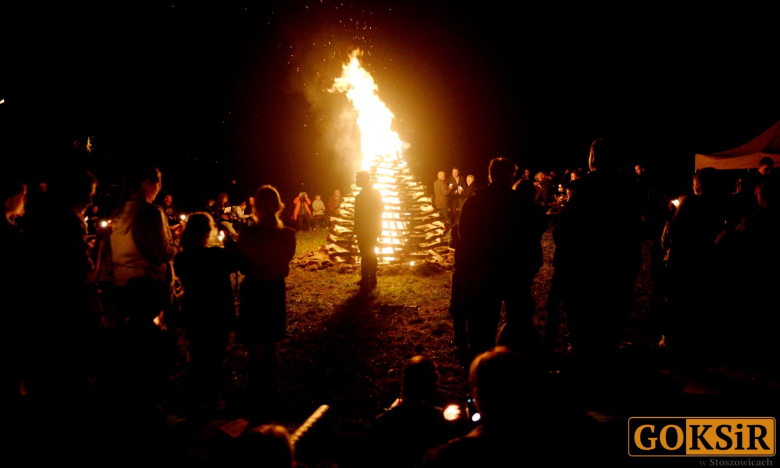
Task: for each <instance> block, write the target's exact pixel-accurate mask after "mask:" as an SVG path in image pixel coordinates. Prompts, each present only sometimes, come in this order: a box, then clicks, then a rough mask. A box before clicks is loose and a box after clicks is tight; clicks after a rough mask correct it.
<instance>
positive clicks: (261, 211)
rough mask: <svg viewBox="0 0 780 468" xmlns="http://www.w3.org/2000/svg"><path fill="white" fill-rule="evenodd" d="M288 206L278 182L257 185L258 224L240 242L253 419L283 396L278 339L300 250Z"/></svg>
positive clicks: (240, 336) (242, 324)
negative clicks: (286, 217)
mask: <svg viewBox="0 0 780 468" xmlns="http://www.w3.org/2000/svg"><path fill="white" fill-rule="evenodd" d="M283 209H284V204H283V203H282V200H281V198H280V197H279V192H278V191H277V190H276V189H275V188H274V187H272V186H271V185H263V186H262V187H260V188H259V189H257V192H256V193H255V205H254V212H255V217H256V219H257V224H256V225H254V226H248V227H247V228H246V229H244V230H243V231H242V233H241V236H240V237H239V239H238V243H237V251H238V253H239V256H240V257H241V266H240V270H241V272H242V273H243V274H244V275H245V277H244V280H243V281H242V282H241V287H240V294H241V303H240V306H239V314H238V324H237V327H236V340H237V341H239V342H241V343H243V344H244V345H246V347H247V349H248V350H249V364H250V367H249V391H250V392H251V395H250V401H251V403H250V404H251V414H250V418H251V419H255V418H260V419H265V418H268V417H269V416H271V414H270V413H269V411H270V410H274V409H278V406H279V405H278V403H279V400H280V395H279V358H278V356H277V351H276V343H278V342H279V341H281V340H282V339H284V338H285V336H286V334H287V323H286V322H287V304H286V299H287V293H286V285H285V278H286V277H287V275H288V274H289V272H290V260H292V258H293V256H294V255H295V231H294V230H292V229H290V228H287V227H285V226H284V224H283V223H282V219H281V217H280V216H281V213H282V210H283ZM253 422H254V421H253Z"/></svg>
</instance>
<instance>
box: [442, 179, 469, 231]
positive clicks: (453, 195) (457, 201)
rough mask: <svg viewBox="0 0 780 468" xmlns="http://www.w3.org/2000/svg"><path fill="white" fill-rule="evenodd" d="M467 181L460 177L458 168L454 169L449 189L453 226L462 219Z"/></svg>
mask: <svg viewBox="0 0 780 468" xmlns="http://www.w3.org/2000/svg"><path fill="white" fill-rule="evenodd" d="M465 182H466V181H465V180H463V177H462V176H461V175H460V170H458V168H457V167H453V168H452V177H450V180H449V183H448V186H447V188H448V189H449V202H450V217H451V218H452V224H453V225H454V224H456V223H457V222H458V219H459V218H460V209H461V207H463V197H462V196H461V194H462V193H463V187H464V186H465V185H466V183H465Z"/></svg>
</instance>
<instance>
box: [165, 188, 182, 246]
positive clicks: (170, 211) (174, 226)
mask: <svg viewBox="0 0 780 468" xmlns="http://www.w3.org/2000/svg"><path fill="white" fill-rule="evenodd" d="M162 209H163V211H164V212H165V217H166V218H167V219H168V227H169V228H171V234H173V235H174V237H178V236H179V235H180V234H181V230H182V228H183V227H184V224H182V222H181V218H180V217H179V210H177V209H176V205H175V204H174V203H173V195H171V194H168V195H165V198H163V205H162Z"/></svg>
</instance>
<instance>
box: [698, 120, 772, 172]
mask: <svg viewBox="0 0 780 468" xmlns="http://www.w3.org/2000/svg"><path fill="white" fill-rule="evenodd" d="M766 156H769V157H770V158H772V159H773V160H774V162H775V166H780V121H778V122H777V123H775V124H774V125H772V126H771V127H769V129H767V130H766V131H765V132H764V133H762V134H761V135H759V136H757V137H755V138H753V139H752V140H750V141H749V142H747V143H745V144H744V145H740V146H737V147H736V148H734V149H730V150H728V151H721V152H720V153H713V154H697V155H696V160H695V165H696V167H695V170H699V169H701V168H703V167H714V168H715V169H758V162H759V161H761V158H763V157H766Z"/></svg>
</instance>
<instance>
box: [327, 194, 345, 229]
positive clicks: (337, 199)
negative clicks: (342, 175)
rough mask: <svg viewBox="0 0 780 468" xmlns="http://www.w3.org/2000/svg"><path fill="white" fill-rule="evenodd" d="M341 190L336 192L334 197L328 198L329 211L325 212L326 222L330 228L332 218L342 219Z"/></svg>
mask: <svg viewBox="0 0 780 468" xmlns="http://www.w3.org/2000/svg"><path fill="white" fill-rule="evenodd" d="M341 201H342V199H341V190H338V189H336V190H334V191H333V195H331V196H330V198H328V209H327V210H326V211H325V222H326V223H327V224H328V227H330V218H331V217H336V218H340V217H341Z"/></svg>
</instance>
